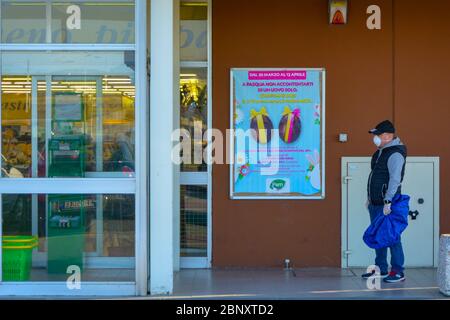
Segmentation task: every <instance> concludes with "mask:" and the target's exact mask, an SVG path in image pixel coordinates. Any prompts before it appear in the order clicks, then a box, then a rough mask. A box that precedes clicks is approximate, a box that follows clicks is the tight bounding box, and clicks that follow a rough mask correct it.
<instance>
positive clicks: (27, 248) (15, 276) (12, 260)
mask: <svg viewBox="0 0 450 320" xmlns="http://www.w3.org/2000/svg"><path fill="white" fill-rule="evenodd" d="M37 245H38V239H37V237H35V236H4V237H2V249H3V258H2V262H3V263H2V270H3V281H27V280H29V279H30V270H31V259H32V252H33V249H34V248H36V247H37Z"/></svg>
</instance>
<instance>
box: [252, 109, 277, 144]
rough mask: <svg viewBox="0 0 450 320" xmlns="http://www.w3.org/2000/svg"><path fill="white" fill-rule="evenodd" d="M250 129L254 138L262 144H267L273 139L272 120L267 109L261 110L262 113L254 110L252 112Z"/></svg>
mask: <svg viewBox="0 0 450 320" xmlns="http://www.w3.org/2000/svg"><path fill="white" fill-rule="evenodd" d="M250 119H251V120H250V129H252V136H253V138H254V139H255V140H256V141H257V142H258V143H261V144H266V143H268V142H270V140H271V139H272V135H271V130H273V123H272V120H270V118H269V114H268V113H267V111H266V108H264V107H263V108H261V110H260V111H256V110H254V109H252V110H251V111H250Z"/></svg>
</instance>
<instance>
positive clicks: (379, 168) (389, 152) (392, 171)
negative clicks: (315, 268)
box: [362, 120, 407, 283]
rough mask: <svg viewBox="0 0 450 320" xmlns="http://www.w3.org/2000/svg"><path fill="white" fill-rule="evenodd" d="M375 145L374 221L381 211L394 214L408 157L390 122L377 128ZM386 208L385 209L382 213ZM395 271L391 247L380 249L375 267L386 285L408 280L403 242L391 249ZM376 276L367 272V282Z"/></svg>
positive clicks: (370, 196) (371, 181)
mask: <svg viewBox="0 0 450 320" xmlns="http://www.w3.org/2000/svg"><path fill="white" fill-rule="evenodd" d="M369 133H371V134H373V135H374V136H373V142H374V144H375V145H376V146H377V151H376V152H375V153H374V154H373V156H372V162H371V168H372V172H371V173H370V175H369V180H368V183H367V197H368V200H367V203H366V206H367V209H368V210H369V213H370V219H371V221H373V220H374V219H375V217H376V216H377V214H379V212H383V214H384V215H389V214H390V213H391V203H392V199H393V198H394V196H395V195H396V194H399V193H401V183H402V181H403V177H404V175H405V163H406V157H407V150H406V146H405V145H404V144H403V143H402V142H401V141H400V138H398V137H397V136H396V135H395V128H394V125H393V124H392V122H390V121H389V120H386V121H383V122H381V123H380V124H378V125H377V126H376V128H375V129H372V130H370V131H369ZM381 209H382V210H381ZM389 249H390V251H391V266H392V268H391V272H390V273H388V263H387V248H383V249H379V250H376V259H375V265H377V266H378V267H379V268H380V274H381V277H382V278H383V280H384V281H385V282H388V283H395V282H400V281H404V280H405V275H404V269H403V264H404V261H405V258H404V254H403V248H402V244H401V242H399V243H397V244H395V245H393V246H391V247H390V248H389ZM374 273H375V271H374V272H372V273H366V274H363V275H362V277H363V278H365V279H367V278H369V277H371V276H373V275H374Z"/></svg>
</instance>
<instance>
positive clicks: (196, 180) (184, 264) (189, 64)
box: [178, 0, 213, 269]
mask: <svg viewBox="0 0 450 320" xmlns="http://www.w3.org/2000/svg"><path fill="white" fill-rule="evenodd" d="M181 2H183V0H181ZM185 2H189V0H188V1H185ZM196 2H206V3H207V6H208V17H207V19H208V20H207V39H208V40H207V41H208V45H207V61H181V62H180V68H206V69H207V95H208V101H207V107H208V111H207V113H208V117H207V128H208V129H211V128H212V112H213V110H212V2H213V1H212V0H197V1H196ZM207 142H208V147H209V146H210V143H211V142H212V136H211V134H209V135H208V141H207ZM210 155H211V152H210V151H208V156H210ZM212 169H213V166H212V165H211V164H209V163H208V165H207V171H206V172H180V187H181V186H182V185H203V186H207V188H206V190H207V191H206V192H207V197H206V199H207V200H206V201H207V240H206V241H207V255H206V257H181V248H180V268H181V269H200V268H201V269H204V268H207V269H209V268H211V265H212V263H211V261H212ZM178 232H179V233H180V230H178Z"/></svg>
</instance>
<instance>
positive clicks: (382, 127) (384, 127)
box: [369, 120, 395, 136]
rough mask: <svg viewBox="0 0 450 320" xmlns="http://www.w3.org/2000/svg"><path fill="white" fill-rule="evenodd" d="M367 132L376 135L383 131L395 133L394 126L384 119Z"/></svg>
mask: <svg viewBox="0 0 450 320" xmlns="http://www.w3.org/2000/svg"><path fill="white" fill-rule="evenodd" d="M369 133H372V134H374V135H377V136H378V135H380V134H383V133H395V128H394V125H393V124H392V122H390V121H389V120H385V121H383V122H381V123H379V124H378V125H377V126H376V127H375V129H372V130H370V131H369Z"/></svg>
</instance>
